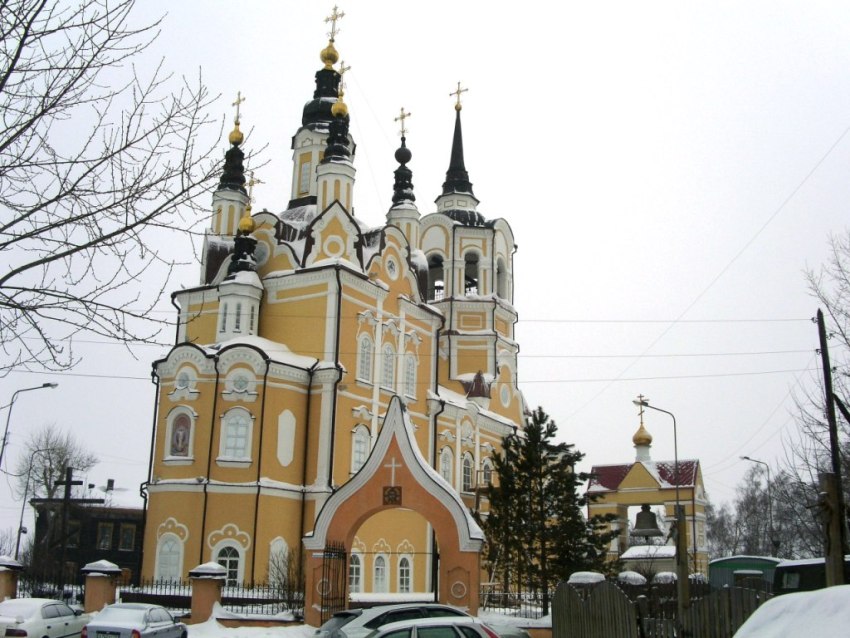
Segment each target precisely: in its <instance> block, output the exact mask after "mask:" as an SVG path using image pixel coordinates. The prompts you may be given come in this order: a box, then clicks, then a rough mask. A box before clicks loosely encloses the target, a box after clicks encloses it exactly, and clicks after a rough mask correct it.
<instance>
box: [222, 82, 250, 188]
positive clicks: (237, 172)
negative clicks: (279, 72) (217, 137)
mask: <svg viewBox="0 0 850 638" xmlns="http://www.w3.org/2000/svg"><path fill="white" fill-rule="evenodd" d="M244 101H245V98H244V97H242V92H241V91H240V92H238V93H237V94H236V101H235V102H234V103H233V106H235V107H236V117H235V118H234V119H233V130H232V131H230V135H229V136H228V138H227V139H228V141H229V142H230V144H231V145H232V146H231V147H230V148H229V149H228V150H227V152H226V153H225V154H224V170H223V171H222V173H221V180H219V183H218V188H219V190H231V191H239V192H240V193H244V194H245V195H247V194H248V192H247V191H246V190H245V167H244V166H243V164H242V162H243V160H244V159H245V153H243V152H242V149H241V148H239V146H240V144H242V142H243V140H244V139H245V136H244V135H243V134H242V131H240V130H239V124H240V120H239V107H240V105H241V104H242V102H244Z"/></svg>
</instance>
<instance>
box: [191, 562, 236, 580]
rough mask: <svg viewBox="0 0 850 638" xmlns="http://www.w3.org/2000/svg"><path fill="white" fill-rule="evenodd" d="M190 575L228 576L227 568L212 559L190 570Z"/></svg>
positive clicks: (199, 576)
mask: <svg viewBox="0 0 850 638" xmlns="http://www.w3.org/2000/svg"><path fill="white" fill-rule="evenodd" d="M189 576H191V577H193V578H227V569H225V568H224V567H222V566H221V565H219V564H218V563H216V562H214V561H210V562H208V563H204V564H203V565H198V566H197V567H195V569H191V570H189Z"/></svg>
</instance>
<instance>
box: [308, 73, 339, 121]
mask: <svg viewBox="0 0 850 638" xmlns="http://www.w3.org/2000/svg"><path fill="white" fill-rule="evenodd" d="M339 80H340V76H339V73H337V72H336V71H335V70H334V69H328V68H324V69H320V70H319V71H316V90H315V91H314V92H313V99H312V100H310V101H309V102H307V104H305V105H304V111H303V113H302V115H301V126H305V127H307V128H309V129H311V130H314V129H316V128H319V127H321V126H322V125H327V124H329V123H330V122H331V121H332V120H333V119H334V118H333V116H332V115H331V106H333V104H334V102H335V101H336V99H337V95H338V94H339Z"/></svg>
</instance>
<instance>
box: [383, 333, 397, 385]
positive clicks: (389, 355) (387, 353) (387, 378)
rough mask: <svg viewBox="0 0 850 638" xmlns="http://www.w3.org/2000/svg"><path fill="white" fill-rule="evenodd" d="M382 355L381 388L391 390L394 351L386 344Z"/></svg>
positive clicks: (393, 380)
mask: <svg viewBox="0 0 850 638" xmlns="http://www.w3.org/2000/svg"><path fill="white" fill-rule="evenodd" d="M382 354H383V356H382V361H381V387H382V388H386V389H387V390H393V389H394V388H395V350H393V347H392V346H391V345H390V344H386V345H385V346H384V349H383V351H382Z"/></svg>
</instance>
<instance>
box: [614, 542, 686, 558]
mask: <svg viewBox="0 0 850 638" xmlns="http://www.w3.org/2000/svg"><path fill="white" fill-rule="evenodd" d="M675 556H676V548H675V546H673V545H633V546H631V547H629V548H628V549H627V550H626V551H624V552H623V553H622V554H620V558H621V559H622V560H634V559H638V558H674V557H675Z"/></svg>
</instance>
